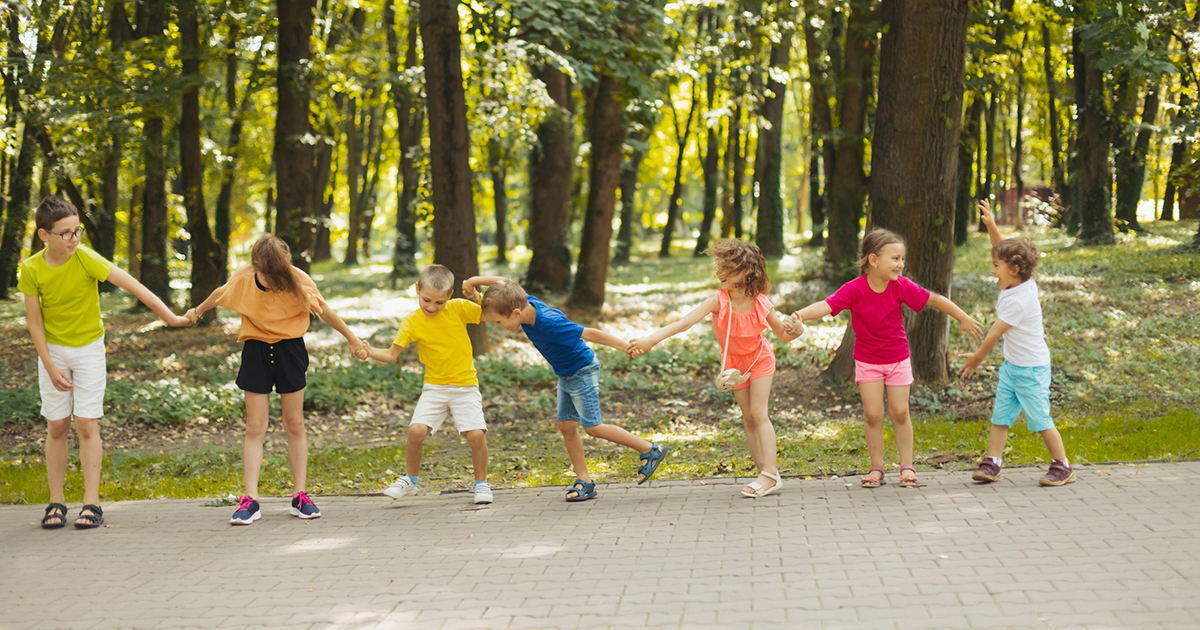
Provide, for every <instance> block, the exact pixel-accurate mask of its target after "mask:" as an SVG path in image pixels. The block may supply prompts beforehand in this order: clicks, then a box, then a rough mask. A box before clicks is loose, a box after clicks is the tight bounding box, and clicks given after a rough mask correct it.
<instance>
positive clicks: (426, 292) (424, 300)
mask: <svg viewBox="0 0 1200 630" xmlns="http://www.w3.org/2000/svg"><path fill="white" fill-rule="evenodd" d="M451 294H452V292H451V291H438V290H437V289H431V288H429V287H423V286H421V285H420V284H418V285H417V306H420V307H421V312H422V313H425V317H433V316H435V315H437V314H438V313H441V312H442V309H444V308H446V302H448V301H449V300H450V295H451Z"/></svg>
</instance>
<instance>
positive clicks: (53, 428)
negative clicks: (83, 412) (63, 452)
mask: <svg viewBox="0 0 1200 630" xmlns="http://www.w3.org/2000/svg"><path fill="white" fill-rule="evenodd" d="M70 430H71V419H70V418H63V419H62V420H51V421H50V422H47V423H46V435H47V436H49V438H50V439H51V440H56V441H57V440H65V439H67V432H68V431H70Z"/></svg>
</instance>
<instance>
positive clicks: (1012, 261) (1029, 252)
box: [992, 237, 1042, 282]
mask: <svg viewBox="0 0 1200 630" xmlns="http://www.w3.org/2000/svg"><path fill="white" fill-rule="evenodd" d="M992 255H993V256H995V257H996V258H998V259H999V260H1000V262H1002V263H1004V264H1006V265H1009V266H1012V267H1016V268H1017V277H1018V278H1020V279H1021V281H1022V282H1024V281H1026V280H1028V279H1030V278H1031V277H1033V270H1034V269H1037V266H1038V261H1039V259H1040V258H1041V257H1042V255H1041V254H1040V253H1038V250H1037V248H1036V247H1034V246H1033V243H1031V242H1030V241H1029V239H1027V238H1025V237H1021V238H1008V239H1004V240H1003V241H1000V242H999V243H996V246H995V247H993V248H992Z"/></svg>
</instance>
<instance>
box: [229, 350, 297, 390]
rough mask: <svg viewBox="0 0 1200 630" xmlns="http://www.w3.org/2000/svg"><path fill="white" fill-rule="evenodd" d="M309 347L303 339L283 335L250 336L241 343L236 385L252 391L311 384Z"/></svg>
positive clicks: (288, 388) (293, 387) (291, 388)
mask: <svg viewBox="0 0 1200 630" xmlns="http://www.w3.org/2000/svg"><path fill="white" fill-rule="evenodd" d="M307 371H308V350H307V349H305V347H304V339H303V338H297V339H284V340H282V341H276V342H275V343H267V342H265V341H259V340H257V339H247V340H246V342H245V345H243V346H242V368H241V369H240V370H238V376H237V386H238V388H239V389H241V390H244V391H247V392H250V393H252V394H270V393H271V389H272V388H274V389H275V391H277V392H279V393H280V394H290V393H292V392H298V391H300V390H302V389H304V387H305V386H306V385H307V384H308V382H307V380H305V378H304V373H305V372H307Z"/></svg>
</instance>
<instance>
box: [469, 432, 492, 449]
mask: <svg viewBox="0 0 1200 630" xmlns="http://www.w3.org/2000/svg"><path fill="white" fill-rule="evenodd" d="M464 437H466V438H467V444H468V445H469V446H470V447H471V448H473V449H475V448H480V447H483V448H487V431H484V430H483V429H475V430H472V431H467V432H466V433H465V434H464Z"/></svg>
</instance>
